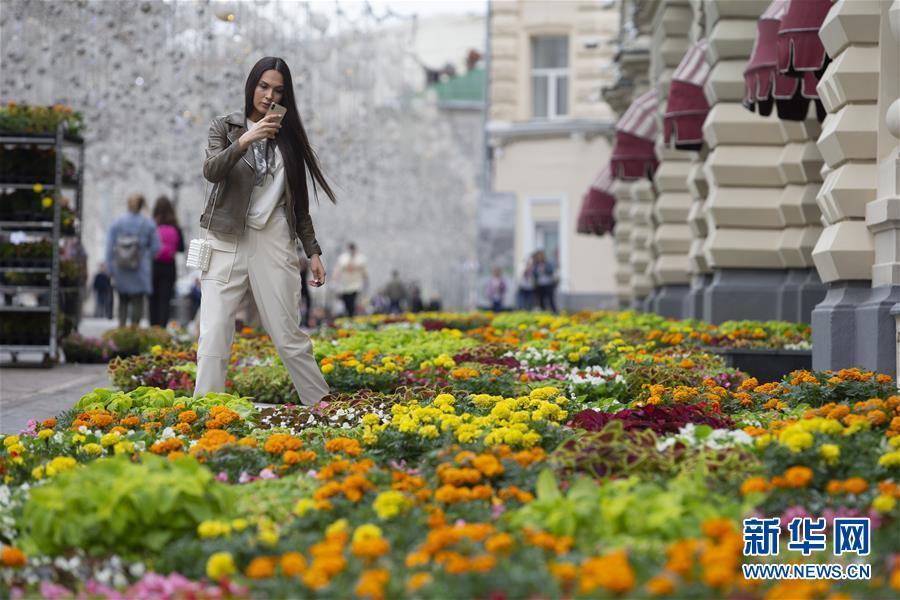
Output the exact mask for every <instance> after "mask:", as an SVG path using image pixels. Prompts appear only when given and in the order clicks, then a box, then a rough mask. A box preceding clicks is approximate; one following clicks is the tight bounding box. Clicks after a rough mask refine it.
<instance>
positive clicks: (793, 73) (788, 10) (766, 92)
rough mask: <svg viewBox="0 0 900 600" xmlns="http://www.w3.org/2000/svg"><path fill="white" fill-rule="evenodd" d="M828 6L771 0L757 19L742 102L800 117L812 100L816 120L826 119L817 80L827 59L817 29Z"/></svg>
mask: <svg viewBox="0 0 900 600" xmlns="http://www.w3.org/2000/svg"><path fill="white" fill-rule="evenodd" d="M823 2H824V4H823ZM830 7H831V0H773V2H772V3H771V4H770V5H769V7H768V8H767V9H766V11H765V12H764V13H763V14H762V16H761V17H760V18H759V21H758V23H757V35H756V41H755V42H754V44H753V51H752V53H751V55H750V61H749V62H748V63H747V68H746V69H745V70H744V84H745V93H744V106H746V107H747V108H748V109H749V110H751V111H752V110H758V111H759V114H761V115H764V116H768V115H769V114H771V113H772V106H773V105H774V106H775V108H776V110H777V111H778V117H779V118H781V119H785V120H789V121H803V120H805V119H806V117H807V115H808V114H809V103H810V102H811V101H814V102H815V104H816V115H817V116H818V118H819V120H820V121H821V120H823V119H824V118H825V107H824V106H822V103H821V101H819V95H818V93H817V92H816V85H817V84H818V82H819V77H820V76H821V75H822V73H823V72H824V65H825V64H826V63H825V61H827V57H826V55H825V49H824V46H822V42H821V40H819V28H820V27H821V25H822V21H823V20H824V18H825V15H827V14H828V8H830ZM823 8H824V13H823V12H822V9H823ZM789 17H790V21H786V19H788V18H789ZM816 19H818V20H817V21H816ZM786 23H787V24H786ZM813 23H815V24H813ZM816 46H818V47H816ZM782 67H784V68H782ZM798 67H803V68H798Z"/></svg>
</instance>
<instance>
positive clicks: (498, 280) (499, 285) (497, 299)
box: [486, 267, 506, 312]
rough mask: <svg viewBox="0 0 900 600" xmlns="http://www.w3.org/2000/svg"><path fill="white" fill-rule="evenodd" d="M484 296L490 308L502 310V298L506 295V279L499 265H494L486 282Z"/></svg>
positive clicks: (496, 310)
mask: <svg viewBox="0 0 900 600" xmlns="http://www.w3.org/2000/svg"><path fill="white" fill-rule="evenodd" d="M486 296H487V298H488V301H489V302H490V303H491V310H492V311H494V312H500V311H501V310H503V298H505V297H506V280H505V279H504V278H503V272H502V271H501V270H500V267H494V272H493V274H492V275H491V278H490V279H488V282H487V291H486Z"/></svg>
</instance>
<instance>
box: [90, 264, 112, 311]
mask: <svg viewBox="0 0 900 600" xmlns="http://www.w3.org/2000/svg"><path fill="white" fill-rule="evenodd" d="M92 287H93V288H94V316H95V317H97V318H104V319H112V313H113V288H112V280H111V279H110V277H109V273H108V272H107V269H106V263H100V268H99V269H98V270H97V274H96V275H94V283H93V286H92Z"/></svg>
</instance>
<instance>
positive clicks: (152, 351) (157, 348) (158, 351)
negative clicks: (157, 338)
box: [150, 344, 163, 355]
mask: <svg viewBox="0 0 900 600" xmlns="http://www.w3.org/2000/svg"><path fill="white" fill-rule="evenodd" d="M162 352H163V347H162V346H160V345H159V344H156V345H155V346H151V347H150V354H153V355H159V354H162Z"/></svg>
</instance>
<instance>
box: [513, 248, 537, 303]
mask: <svg viewBox="0 0 900 600" xmlns="http://www.w3.org/2000/svg"><path fill="white" fill-rule="evenodd" d="M533 306H534V254H531V255H529V256H528V258H527V259H526V260H525V266H524V267H523V268H522V271H521V274H520V275H519V289H518V290H517V293H516V308H518V309H519V310H531V309H532V307H533Z"/></svg>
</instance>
